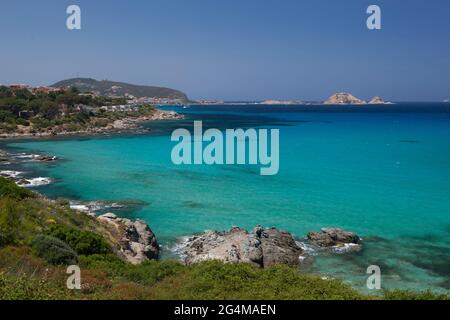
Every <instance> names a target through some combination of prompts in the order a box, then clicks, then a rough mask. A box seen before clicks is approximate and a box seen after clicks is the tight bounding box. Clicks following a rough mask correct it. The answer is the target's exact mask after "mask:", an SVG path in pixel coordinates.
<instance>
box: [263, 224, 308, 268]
mask: <svg viewBox="0 0 450 320" xmlns="http://www.w3.org/2000/svg"><path fill="white" fill-rule="evenodd" d="M254 234H255V235H256V237H257V238H258V239H259V240H260V241H261V248H262V253H263V266H264V267H270V266H272V265H276V264H287V265H297V264H298V263H299V257H300V256H301V255H302V254H303V250H302V249H301V248H300V247H299V246H298V245H297V243H296V242H295V240H294V238H293V237H292V235H291V234H290V233H289V232H287V231H280V230H278V229H276V228H270V229H264V228H263V227H260V226H258V227H256V228H255V229H254Z"/></svg>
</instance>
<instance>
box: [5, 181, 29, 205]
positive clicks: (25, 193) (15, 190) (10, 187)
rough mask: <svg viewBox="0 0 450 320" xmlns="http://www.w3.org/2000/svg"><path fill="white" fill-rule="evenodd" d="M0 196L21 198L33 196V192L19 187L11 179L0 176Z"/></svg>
mask: <svg viewBox="0 0 450 320" xmlns="http://www.w3.org/2000/svg"><path fill="white" fill-rule="evenodd" d="M0 197H1V198H6V197H8V198H11V199H16V200H22V199H25V198H31V197H33V192H31V191H30V190H28V189H25V188H21V187H19V186H18V185H16V184H15V183H14V182H13V181H10V180H8V179H6V178H3V177H0Z"/></svg>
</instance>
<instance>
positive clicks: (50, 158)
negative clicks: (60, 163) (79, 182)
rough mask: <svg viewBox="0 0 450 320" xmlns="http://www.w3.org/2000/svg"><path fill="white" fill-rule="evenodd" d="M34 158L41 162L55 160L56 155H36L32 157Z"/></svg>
mask: <svg viewBox="0 0 450 320" xmlns="http://www.w3.org/2000/svg"><path fill="white" fill-rule="evenodd" d="M34 160H36V161H42V162H52V161H55V160H56V156H47V155H37V156H35V157H34Z"/></svg>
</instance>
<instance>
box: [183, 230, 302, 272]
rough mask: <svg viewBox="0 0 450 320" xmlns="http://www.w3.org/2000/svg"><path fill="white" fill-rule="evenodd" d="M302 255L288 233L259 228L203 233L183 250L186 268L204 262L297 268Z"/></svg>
mask: <svg viewBox="0 0 450 320" xmlns="http://www.w3.org/2000/svg"><path fill="white" fill-rule="evenodd" d="M302 253H303V251H302V249H301V248H300V247H298V245H297V244H296V242H295V240H294V239H293V237H292V236H291V235H290V234H289V233H288V232H286V231H279V230H278V229H275V228H271V229H265V228H263V227H260V226H258V227H256V228H255V229H254V230H253V232H251V233H249V232H248V231H246V230H244V229H241V228H238V227H234V228H232V229H231V230H229V231H223V232H218V231H209V232H205V233H204V234H202V235H200V236H195V237H192V238H189V239H188V240H187V242H186V243H185V248H184V256H185V263H186V264H187V265H191V264H194V263H198V262H201V261H206V260H220V261H223V262H227V263H249V264H251V265H253V266H256V267H261V268H262V267H269V266H272V265H275V264H289V265H297V264H298V263H299V256H300V255H301V254H302Z"/></svg>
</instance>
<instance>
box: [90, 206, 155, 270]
mask: <svg viewBox="0 0 450 320" xmlns="http://www.w3.org/2000/svg"><path fill="white" fill-rule="evenodd" d="M97 219H98V221H100V222H101V223H102V224H103V225H104V227H105V228H106V230H107V232H108V234H109V237H110V239H111V240H112V241H113V243H116V244H117V246H118V249H117V254H118V255H119V256H122V257H123V258H124V259H126V260H127V261H128V262H130V263H132V264H140V263H142V262H144V261H147V260H152V259H158V257H159V245H158V241H157V240H156V236H155V234H154V233H153V232H152V230H151V229H150V228H149V226H148V225H147V224H146V223H145V222H144V221H141V220H137V221H131V220H129V219H124V218H118V217H117V216H116V215H115V214H113V213H107V214H104V215H102V216H99V217H98V218H97Z"/></svg>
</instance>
